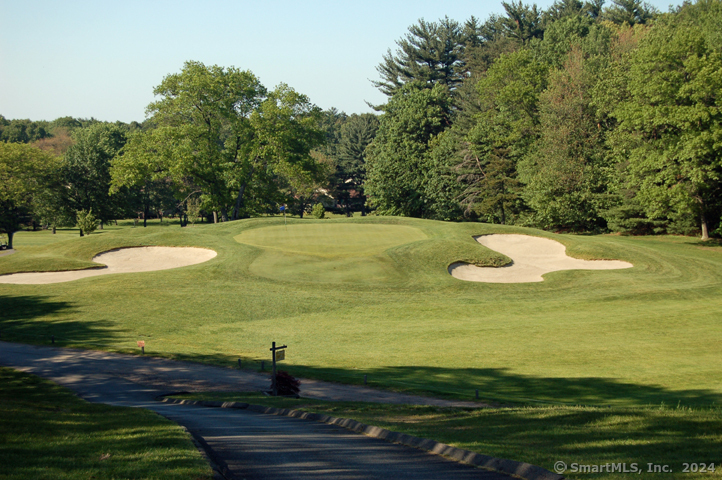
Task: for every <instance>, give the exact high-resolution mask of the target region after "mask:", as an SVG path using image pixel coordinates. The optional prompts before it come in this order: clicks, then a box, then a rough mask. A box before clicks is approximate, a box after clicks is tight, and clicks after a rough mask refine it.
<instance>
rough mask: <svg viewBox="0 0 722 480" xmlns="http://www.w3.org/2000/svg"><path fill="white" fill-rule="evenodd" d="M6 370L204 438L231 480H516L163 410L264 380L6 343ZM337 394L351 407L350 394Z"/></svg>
mask: <svg viewBox="0 0 722 480" xmlns="http://www.w3.org/2000/svg"><path fill="white" fill-rule="evenodd" d="M0 364H2V365H6V366H10V367H13V368H16V369H18V370H22V371H26V372H29V373H33V374H35V375H39V376H41V377H44V378H47V379H49V380H52V381H54V382H56V383H58V384H60V385H63V386H65V387H68V388H70V389H72V390H74V391H75V392H76V393H78V395H80V396H81V397H82V398H85V399H86V400H89V401H93V402H102V403H108V404H112V405H121V406H131V407H141V408H147V409H150V410H153V411H155V412H157V413H159V414H160V415H163V416H164V417H166V418H169V419H171V420H173V421H175V422H177V423H179V424H181V425H183V426H185V427H186V428H188V429H189V430H190V431H191V432H192V433H193V434H194V435H195V436H196V437H200V439H201V440H202V441H203V442H205V443H206V445H207V446H208V447H210V450H211V452H212V457H214V458H215V459H216V460H218V461H219V463H220V464H221V465H223V464H225V466H226V467H227V469H228V470H227V472H228V477H229V478H247V479H265V478H274V479H292V478H293V479H307V478H308V479H311V478H335V479H362V478H364V479H366V478H379V479H386V478H388V479H394V480H401V479H407V478H408V479H412V478H413V479H438V478H444V479H456V478H459V479H472V478H473V479H478V478H481V479H487V480H510V479H511V478H512V477H510V476H507V475H503V474H500V473H496V472H488V471H486V470H482V469H478V468H474V467H471V466H468V465H463V464H460V463H456V462H453V461H450V460H446V459H444V458H443V457H440V456H438V455H431V454H427V453H425V452H422V451H420V450H416V449H413V448H409V447H404V446H400V445H394V444H390V443H387V442H384V441H382V440H379V439H375V438H370V437H367V436H364V435H359V434H355V433H352V432H349V431H348V430H345V429H343V428H341V427H337V426H334V425H327V424H323V423H318V422H312V421H306V420H302V419H297V418H290V417H284V416H275V415H264V414H259V413H255V412H252V411H249V410H236V409H220V408H203V407H194V406H186V405H177V404H167V403H160V402H157V401H155V400H154V399H155V397H156V396H158V395H161V394H164V393H168V392H169V391H171V390H177V389H184V390H192V389H201V388H206V387H207V386H209V385H210V386H214V387H215V388H221V387H227V388H230V389H234V390H241V389H249V390H258V389H260V388H267V386H268V378H267V377H264V376H262V375H256V374H252V373H248V372H239V371H233V370H230V369H223V368H218V367H209V366H205V365H197V364H192V363H185V362H173V361H170V360H163V359H155V358H141V357H134V356H130V355H117V354H109V353H105V352H92V351H81V350H72V349H64V348H52V347H38V346H32V345H22V344H16V343H7V342H0ZM226 370H227V372H226ZM335 387H337V386H336V385H333V384H327V385H322V384H321V382H318V385H316V387H314V388H315V390H314V391H316V392H320V393H319V395H323V394H324V393H323V392H325V391H326V390H334V389H335ZM363 391H370V392H375V391H374V390H372V389H361V390H359V391H355V392H354V395H355V397H354V398H353V399H354V400H360V399H362V398H359V392H363ZM332 394H333V395H338V396H340V397H344V394H342V393H338V392H332ZM384 394H385V392H381V393H380V394H379V395H381V396H383V395H384ZM316 398H325V397H316ZM379 398H381V397H379ZM404 398H407V397H404ZM408 398H423V397H408ZM363 400H367V399H366V398H363ZM397 400H398V401H399V402H400V401H401V399H400V398H397Z"/></svg>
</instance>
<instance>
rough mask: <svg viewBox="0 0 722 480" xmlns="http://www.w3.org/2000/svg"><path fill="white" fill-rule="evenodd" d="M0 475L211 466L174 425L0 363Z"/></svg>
mask: <svg viewBox="0 0 722 480" xmlns="http://www.w3.org/2000/svg"><path fill="white" fill-rule="evenodd" d="M0 466H1V467H0V478H2V479H4V480H5V479H6V480H16V479H17V480H26V479H29V478H31V479H34V480H43V479H52V480H58V479H67V480H71V479H89V478H114V479H125V478H128V479H130V478H145V479H164V480H165V479H179V480H180V479H185V480H191V479H194V480H201V479H208V480H210V478H211V477H212V473H213V472H212V471H211V468H210V467H209V466H208V464H207V463H206V462H205V461H204V460H203V458H202V457H201V455H200V454H199V453H198V450H197V449H196V448H195V447H194V445H193V443H192V442H191V440H190V438H189V436H188V434H187V433H186V432H184V431H183V430H182V429H181V428H180V427H178V425H176V424H174V423H173V422H171V421H169V420H166V419H164V418H162V417H160V416H158V415H156V414H154V413H152V412H150V411H147V410H141V409H135V408H122V407H110V406H107V405H97V404H92V403H88V402H86V401H84V400H81V399H79V398H78V397H76V396H75V395H73V394H72V393H70V392H69V391H68V390H66V389H65V388H62V387H59V386H57V385H54V384H52V383H50V382H47V381H45V380H41V379H39V378H38V377H35V376H33V375H28V374H24V373H20V372H17V371H14V370H11V369H9V368H2V367H0Z"/></svg>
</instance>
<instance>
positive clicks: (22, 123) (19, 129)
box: [0, 119, 50, 143]
mask: <svg viewBox="0 0 722 480" xmlns="http://www.w3.org/2000/svg"><path fill="white" fill-rule="evenodd" d="M46 127H47V122H33V121H31V120H27V119H26V120H10V121H8V122H7V124H6V125H4V126H3V129H2V133H0V141H3V142H11V143H29V142H34V141H36V140H40V139H41V138H45V137H48V136H49V135H50V134H49V133H48V131H47V128H46Z"/></svg>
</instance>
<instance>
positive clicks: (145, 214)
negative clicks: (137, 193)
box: [143, 205, 150, 228]
mask: <svg viewBox="0 0 722 480" xmlns="http://www.w3.org/2000/svg"><path fill="white" fill-rule="evenodd" d="M148 213H150V208H148V205H145V210H143V228H145V227H147V226H148Z"/></svg>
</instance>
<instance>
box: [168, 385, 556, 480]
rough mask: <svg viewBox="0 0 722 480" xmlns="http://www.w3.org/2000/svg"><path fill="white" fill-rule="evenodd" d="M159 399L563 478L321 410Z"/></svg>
mask: <svg viewBox="0 0 722 480" xmlns="http://www.w3.org/2000/svg"><path fill="white" fill-rule="evenodd" d="M158 400H159V401H161V402H163V403H174V404H180V405H198V406H202V407H215V408H236V409H242V410H250V411H252V412H256V413H264V414H267V415H281V416H286V417H293V418H302V419H304V420H311V421H315V422H321V423H327V424H329V425H337V426H339V427H343V428H346V429H348V430H351V431H353V432H357V433H362V434H364V435H368V436H369V437H373V438H378V439H381V440H385V441H387V442H389V443H397V444H400V445H406V446H408V447H413V448H418V449H420V450H425V451H427V452H430V453H435V454H437V455H443V456H445V457H448V458H451V459H453V460H456V461H457V462H461V463H466V464H469V465H474V466H477V467H481V468H485V469H488V470H494V471H497V472H500V473H505V474H507V475H514V476H516V477H519V478H522V479H524V480H564V476H562V475H558V474H556V473H553V472H550V471H549V470H546V469H544V468H542V467H538V466H536V465H532V464H530V463H525V462H517V461H514V460H506V459H503V458H495V457H490V456H488V455H482V454H480V453H475V452H471V451H469V450H463V449H461V448H456V447H452V446H450V445H447V444H445V443H440V442H437V441H435V440H431V439H428V438H420V437H414V436H412V435H406V434H404V433H398V432H392V431H391V430H386V429H385V428H381V427H375V426H373V425H366V424H363V423H360V422H357V421H356V420H351V419H349V418H338V417H332V416H329V415H323V414H321V413H311V412H302V411H300V410H292V409H289V408H275V407H265V406H263V405H252V404H249V403H243V402H218V401H208V400H182V399H177V398H167V397H159V399H158Z"/></svg>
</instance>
